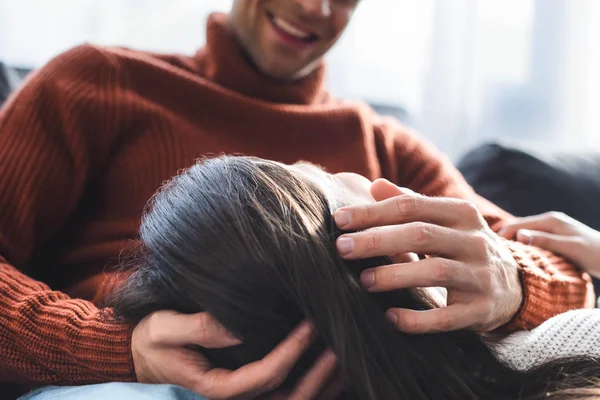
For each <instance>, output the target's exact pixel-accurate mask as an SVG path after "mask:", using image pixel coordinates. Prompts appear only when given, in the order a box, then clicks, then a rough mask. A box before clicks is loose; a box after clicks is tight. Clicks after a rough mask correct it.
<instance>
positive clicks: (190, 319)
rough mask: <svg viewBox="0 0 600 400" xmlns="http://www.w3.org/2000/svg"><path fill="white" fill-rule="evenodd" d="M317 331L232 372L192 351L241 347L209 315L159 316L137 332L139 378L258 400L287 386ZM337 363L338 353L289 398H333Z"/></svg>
mask: <svg viewBox="0 0 600 400" xmlns="http://www.w3.org/2000/svg"><path fill="white" fill-rule="evenodd" d="M313 331H314V329H313V327H312V325H311V324H310V323H308V322H303V323H302V324H300V325H299V326H298V327H297V328H296V329H295V330H294V331H293V332H292V333H290V335H289V336H288V338H287V339H285V340H284V341H283V342H282V343H280V344H279V345H278V346H277V347H276V348H275V349H274V350H273V351H272V352H271V353H270V354H268V355H267V356H266V357H265V358H263V359H262V360H260V361H257V362H254V363H251V364H248V365H245V366H243V367H241V368H240V369H238V370H236V371H229V370H225V369H221V368H214V367H213V366H211V365H210V363H209V362H208V360H207V359H206V358H204V357H203V356H202V355H201V354H200V353H198V352H197V351H194V350H190V349H189V348H187V347H188V346H190V345H194V344H196V345H201V346H203V347H206V348H222V347H228V346H234V345H236V344H239V343H240V341H239V340H238V339H236V338H234V337H233V336H231V335H230V334H229V332H227V330H226V329H225V328H224V327H223V326H221V325H220V324H219V323H218V322H217V321H216V320H215V319H214V318H212V317H211V316H210V315H209V314H208V313H199V314H191V315H184V314H178V313H176V312H173V311H158V312H155V313H153V314H150V315H149V316H148V317H146V318H145V319H144V320H142V321H141V322H140V323H139V324H138V325H137V327H136V328H135V329H134V331H133V336H132V340H131V348H132V353H133V361H134V365H135V373H136V375H137V378H138V381H139V382H145V383H167V384H174V385H179V386H183V387H185V388H188V389H190V390H192V391H194V392H196V393H198V394H200V395H202V396H205V397H208V398H210V399H254V398H256V397H258V396H261V395H263V394H266V393H270V392H272V391H273V390H275V389H276V388H277V387H278V386H279V385H280V384H281V383H282V382H283V381H284V380H285V378H286V377H287V375H288V373H289V372H290V370H291V369H292V367H293V366H294V364H295V363H296V361H298V359H299V358H300V356H301V355H302V353H303V352H304V351H305V350H306V349H308V347H309V346H310V345H311V343H312V339H313V337H314V333H313ZM335 363H336V360H335V356H334V355H333V353H332V352H331V351H326V352H324V353H323V355H322V356H321V357H320V358H319V359H318V360H317V362H316V363H315V365H314V366H313V368H312V369H311V370H310V371H308V372H307V374H306V375H305V377H304V378H303V379H302V380H301V381H300V382H299V383H298V385H297V387H296V388H295V389H294V390H293V391H292V393H289V394H286V395H285V398H286V399H296V400H305V399H312V398H317V397H318V395H319V394H320V393H330V395H331V387H329V388H325V386H326V384H327V383H329V381H331V377H332V375H333V372H334V370H335ZM323 389H325V390H324V391H323ZM338 390H339V389H338ZM322 391H323V392H322ZM273 396H276V394H275V395H273ZM267 398H269V397H267ZM274 398H275V397H274ZM327 398H329V397H327Z"/></svg>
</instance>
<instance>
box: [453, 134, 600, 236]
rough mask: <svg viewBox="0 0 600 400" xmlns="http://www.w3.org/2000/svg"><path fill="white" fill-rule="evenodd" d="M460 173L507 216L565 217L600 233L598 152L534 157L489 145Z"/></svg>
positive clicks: (467, 160)
mask: <svg viewBox="0 0 600 400" xmlns="http://www.w3.org/2000/svg"><path fill="white" fill-rule="evenodd" d="M458 169H459V170H460V171H461V172H462V174H463V175H464V176H465V178H466V179H467V181H468V182H469V184H471V186H473V188H474V189H475V191H476V192H477V193H479V194H480V195H482V196H483V197H485V198H487V199H488V200H490V201H492V202H493V203H494V204H496V205H498V206H499V207H501V208H503V209H505V210H506V211H508V212H510V213H512V214H514V215H517V216H526V215H534V214H540V213H543V212H546V211H562V212H564V213H565V214H568V215H570V216H572V217H573V218H576V219H578V220H580V221H582V222H584V223H585V224H587V225H589V226H591V227H593V228H594V229H598V230H600V207H599V205H600V152H598V153H566V152H565V153H544V152H537V153H534V152H531V151H525V150H521V149H518V148H511V147H505V146H501V145H498V144H487V145H483V146H481V147H478V148H476V149H475V150H473V151H471V152H469V153H468V154H467V155H466V156H465V157H464V158H463V159H462V160H461V161H460V162H459V163H458Z"/></svg>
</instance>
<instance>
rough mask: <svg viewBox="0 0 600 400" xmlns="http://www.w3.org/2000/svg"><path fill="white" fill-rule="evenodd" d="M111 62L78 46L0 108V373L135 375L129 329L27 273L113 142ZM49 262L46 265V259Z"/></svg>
mask: <svg viewBox="0 0 600 400" xmlns="http://www.w3.org/2000/svg"><path fill="white" fill-rule="evenodd" d="M119 79H120V78H119V73H118V66H117V65H116V62H115V61H114V60H112V59H111V58H110V56H109V55H107V54H105V53H104V52H103V51H102V50H100V49H98V48H95V47H93V46H81V47H78V48H75V49H73V50H71V51H69V52H67V53H64V54H62V55H61V56H59V57H57V58H56V59H54V60H53V61H51V62H50V63H49V64H48V65H47V66H46V67H44V68H43V69H41V70H40V71H38V72H36V73H35V74H33V76H32V77H31V78H30V79H29V80H28V81H27V82H26V84H25V86H24V87H23V88H22V89H21V90H20V91H19V92H18V93H17V94H15V95H14V96H13V97H12V98H10V99H9V102H8V103H7V104H6V105H5V106H4V107H3V108H2V110H1V111H0V379H1V380H2V381H11V382H22V383H33V384H48V383H55V384H82V383H93V382H105V381H112V380H119V381H131V380H134V378H135V376H134V372H133V364H132V359H131V351H130V336H131V333H130V329H129V328H128V327H127V326H125V325H122V324H118V323H115V322H113V321H111V320H110V319H109V318H106V317H103V315H104V314H103V313H102V312H101V311H100V310H98V309H97V308H96V307H95V306H94V305H93V304H92V303H90V302H87V301H83V300H76V299H71V298H69V297H68V296H67V295H65V294H63V293H59V292H56V291H52V290H51V289H50V288H49V287H47V286H46V285H44V284H42V283H40V282H37V281H35V280H33V279H31V278H30V277H28V276H27V275H26V271H25V269H26V265H27V263H28V261H29V260H30V258H31V256H32V254H33V252H34V250H35V249H36V248H37V246H39V245H41V244H43V243H44V242H45V241H46V240H48V239H49V238H51V237H52V235H53V234H55V233H56V232H57V231H58V230H59V229H60V228H61V227H62V226H63V224H64V223H65V221H66V220H67V218H68V217H69V216H70V215H71V214H72V213H73V210H74V209H75V207H76V205H77V204H78V202H79V200H80V198H81V197H82V195H83V193H84V190H85V188H86V186H87V184H88V183H89V182H90V181H91V180H92V179H93V178H94V176H95V174H97V173H98V171H100V169H101V168H102V166H103V164H104V163H105V161H106V159H107V157H108V156H109V152H110V149H111V146H112V145H113V143H114V142H115V140H116V135H117V134H118V129H116V128H115V127H116V126H117V124H118V118H119V114H118V113H117V112H116V110H117V109H118V107H119V106H121V105H122V100H121V99H120V98H121V97H122V96H123V90H122V89H121V84H120V82H119ZM46 268H49V269H51V268H52V265H48V266H46Z"/></svg>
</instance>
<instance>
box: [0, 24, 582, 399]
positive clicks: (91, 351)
mask: <svg viewBox="0 0 600 400" xmlns="http://www.w3.org/2000/svg"><path fill="white" fill-rule="evenodd" d="M226 20H227V17H226V16H225V15H213V16H212V17H211V18H210V20H209V23H208V42H207V45H206V47H205V48H203V49H201V50H200V51H199V52H198V53H197V54H195V55H194V56H191V57H186V56H180V55H157V54H150V53H146V52H139V51H132V50H125V49H117V48H101V47H95V46H90V45H85V46H81V47H77V48H75V49H73V50H70V51H68V52H66V53H64V54H62V55H60V56H58V57H57V58H55V59H54V60H52V61H51V62H50V63H49V64H48V65H46V66H45V67H43V68H42V69H41V70H39V71H38V72H36V73H35V74H34V75H33V76H32V77H31V78H30V79H29V80H28V81H27V83H26V84H25V86H24V87H23V88H22V89H21V90H20V91H19V92H18V93H17V94H15V95H14V96H12V98H11V99H10V100H9V102H8V103H7V104H6V105H5V106H4V108H3V109H2V110H1V112H0V379H1V381H3V382H21V383H26V384H84V383H93V382H105V381H133V380H135V376H134V370H133V365H132V358H131V352H130V337H131V330H130V329H129V328H128V327H127V326H124V325H121V324H118V323H115V322H111V321H110V320H107V319H106V318H102V313H101V312H100V310H99V309H98V308H97V304H98V302H99V301H100V300H101V299H102V297H103V296H104V295H105V293H106V291H107V290H109V288H108V282H109V280H110V277H111V268H109V267H107V265H111V264H114V262H115V260H116V259H117V257H118V255H119V252H120V251H121V250H122V249H123V247H124V246H126V245H127V243H128V241H129V240H131V239H134V238H135V237H136V235H137V230H138V226H139V221H140V215H141V212H142V210H143V208H144V205H145V204H146V202H147V201H148V199H149V198H150V197H151V196H152V194H153V193H154V192H155V191H156V190H157V189H158V188H159V186H160V185H161V184H162V183H163V182H164V181H165V180H167V179H169V178H170V177H171V176H173V175H174V174H175V173H176V172H177V171H178V170H180V169H181V168H184V167H186V166H189V165H191V163H192V162H193V161H194V159H196V158H197V157H199V156H202V155H206V154H219V153H242V154H247V155H254V156H258V157H263V158H269V159H274V160H279V161H282V162H285V163H293V162H295V161H297V160H300V159H303V160H309V161H312V162H315V163H317V164H320V165H322V166H324V167H326V168H327V169H328V170H329V171H330V172H338V171H353V172H357V173H360V174H362V175H364V176H366V177H368V178H370V179H375V178H378V177H386V178H388V179H389V180H391V181H393V182H395V183H397V184H399V185H403V186H406V187H410V188H412V189H413V190H415V191H418V192H421V193H424V194H427V195H431V196H452V197H459V198H464V199H469V200H472V201H474V202H475V203H477V205H478V206H479V208H480V210H481V212H482V213H483V214H484V215H485V216H486V218H487V219H488V222H490V223H494V222H498V221H499V220H502V219H506V218H510V216H509V215H507V214H506V213H505V212H503V211H502V210H500V209H498V208H497V207H495V206H493V205H492V204H490V203H488V202H486V201H485V200H483V199H481V198H479V197H477V196H476V195H475V194H474V193H473V191H472V190H471V188H470V187H469V186H468V185H467V184H466V183H465V181H464V180H463V178H462V177H461V176H460V174H459V173H458V172H457V171H456V170H455V169H454V167H452V165H451V164H450V163H449V162H448V161H447V160H446V159H445V158H443V157H442V156H441V155H440V154H439V153H438V152H436V151H435V150H434V149H433V148H432V147H431V146H430V145H428V144H427V143H425V142H424V140H423V139H422V138H420V137H419V136H418V135H416V134H415V133H413V132H411V131H409V130H408V129H407V128H405V127H404V126H402V125H400V124H399V123H398V122H396V121H394V120H392V119H389V118H383V117H380V116H377V115H375V114H374V112H373V111H372V110H371V109H369V108H368V107H367V106H366V105H364V104H360V103H349V102H342V101H338V100H335V99H333V98H332V97H331V96H330V95H329V94H328V93H327V92H326V91H325V90H324V88H323V86H322V83H323V76H324V67H323V66H321V67H320V68H319V69H318V70H317V71H316V72H315V73H313V74H312V75H311V76H309V77H308V78H305V79H303V80H301V81H299V82H295V83H279V82H275V81H272V80H270V79H268V78H266V77H264V76H262V75H260V74H259V73H257V72H256V71H255V70H254V69H253V68H252V67H251V66H250V65H249V64H248V62H247V61H246V59H245V58H244V56H243V55H242V52H241V49H240V47H239V46H238V44H237V42H236V41H235V39H234V38H233V37H232V36H231V35H230V34H229V31H228V29H227V23H226ZM507 245H508V246H510V248H511V249H512V251H513V253H514V255H515V258H516V260H517V261H518V262H519V264H520V266H521V272H522V280H523V285H524V302H523V305H522V308H521V310H520V312H519V314H518V315H517V316H516V317H515V319H514V321H513V322H512V323H511V326H512V327H514V328H516V327H526V328H531V327H534V326H536V325H538V324H540V323H541V322H543V321H544V320H546V319H548V318H550V317H551V316H553V315H554V314H557V313H559V312H562V311H566V310H568V309H572V308H578V307H583V306H586V305H590V304H591V302H590V299H591V296H590V294H591V293H592V292H591V291H592V289H591V285H590V283H589V279H588V277H587V276H585V275H584V274H581V273H579V272H576V271H575V269H574V268H573V267H572V266H571V265H569V264H567V263H565V262H564V261H563V260H562V259H560V258H558V257H556V256H553V255H552V254H550V253H548V252H543V251H540V250H538V249H535V248H528V247H526V246H522V245H520V244H518V243H511V242H507ZM0 390H1V389H0Z"/></svg>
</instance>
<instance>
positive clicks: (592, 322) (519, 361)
mask: <svg viewBox="0 0 600 400" xmlns="http://www.w3.org/2000/svg"><path fill="white" fill-rule="evenodd" d="M494 347H495V348H496V350H497V352H498V353H499V355H500V356H501V357H502V358H503V359H505V360H506V361H508V362H509V363H510V364H511V365H512V366H514V367H515V368H518V369H528V368H530V367H532V366H535V365H539V364H542V363H544V362H546V361H551V360H554V359H557V358H563V357H569V356H591V357H596V358H599V359H600V309H586V310H573V311H568V312H566V313H564V314H560V315H557V316H556V317H554V318H551V319H549V320H548V321H546V322H544V323H543V324H542V325H540V326H539V327H537V328H535V329H533V330H532V331H521V332H517V333H514V334H512V335H509V336H508V337H507V338H505V339H503V340H502V341H501V342H500V344H499V345H496V346H494Z"/></svg>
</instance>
